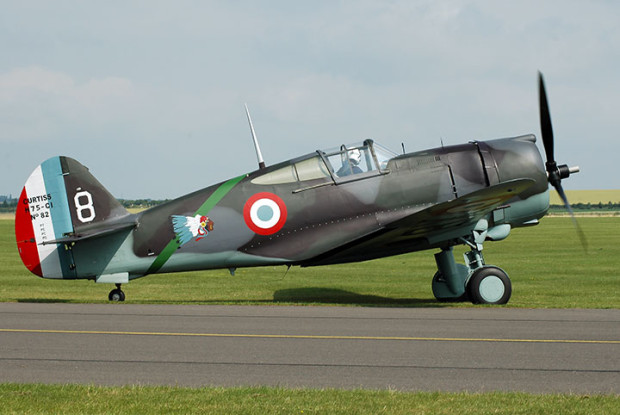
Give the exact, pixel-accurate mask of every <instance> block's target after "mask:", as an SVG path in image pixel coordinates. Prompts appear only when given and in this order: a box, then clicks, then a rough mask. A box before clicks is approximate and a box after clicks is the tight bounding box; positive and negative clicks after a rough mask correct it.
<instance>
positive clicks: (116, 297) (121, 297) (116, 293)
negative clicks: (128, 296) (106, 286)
mask: <svg viewBox="0 0 620 415" xmlns="http://www.w3.org/2000/svg"><path fill="white" fill-rule="evenodd" d="M108 300H110V301H125V293H124V292H123V290H121V284H116V288H115V289H113V290H112V291H110V294H108Z"/></svg>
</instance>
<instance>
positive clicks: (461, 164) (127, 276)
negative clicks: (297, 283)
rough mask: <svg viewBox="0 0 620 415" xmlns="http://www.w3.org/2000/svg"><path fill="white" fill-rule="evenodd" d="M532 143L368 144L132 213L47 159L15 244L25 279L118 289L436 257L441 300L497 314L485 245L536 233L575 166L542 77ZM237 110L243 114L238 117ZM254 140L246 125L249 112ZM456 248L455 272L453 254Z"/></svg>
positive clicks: (501, 291) (500, 291)
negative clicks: (565, 160) (247, 271)
mask: <svg viewBox="0 0 620 415" xmlns="http://www.w3.org/2000/svg"><path fill="white" fill-rule="evenodd" d="M538 82H539V104H540V119H541V133H542V139H543V145H544V149H545V153H546V159H547V160H546V162H544V161H543V159H542V157H541V154H540V152H539V150H538V148H537V146H536V144H535V142H536V138H535V136H534V135H521V136H518V137H511V138H502V139H496V140H490V141H470V142H468V143H465V144H460V145H453V146H445V147H444V146H442V147H440V148H434V149H429V150H423V151H418V152H413V153H407V154H400V155H398V154H396V153H393V152H391V151H389V150H387V149H386V148H384V147H382V146H381V145H379V144H378V143H375V142H374V141H372V140H365V141H363V142H359V143H354V144H349V145H344V144H343V145H340V146H338V147H335V148H333V149H330V150H317V151H315V152H312V153H309V154H306V155H303V156H300V157H297V158H294V159H292V160H287V161H284V162H281V163H278V164H275V165H272V166H268V167H266V166H265V165H264V161H263V160H262V155H261V154H260V149H259V148H258V144H257V142H256V140H255V144H256V151H257V155H258V159H259V169H258V170H255V171H252V172H250V173H244V174H242V175H239V176H237V177H233V178H231V179H230V180H227V181H225V182H222V183H218V184H215V185H212V186H209V187H206V188H204V189H202V190H198V191H196V192H194V193H191V194H188V195H186V196H183V197H180V198H178V199H176V200H173V201H170V202H167V203H165V204H162V205H159V206H156V207H153V208H151V209H148V210H146V211H143V212H140V213H137V214H132V213H129V212H128V211H127V210H125V208H124V207H123V206H122V205H121V204H120V203H119V202H118V201H117V200H116V199H115V198H114V197H113V196H112V195H111V194H110V193H109V192H108V191H107V190H106V189H105V188H104V187H103V186H102V185H101V184H100V183H99V182H98V181H97V179H95V178H94V177H93V176H92V175H91V174H90V173H89V171H88V169H87V168H86V167H84V166H83V165H82V164H80V163H79V162H77V161H76V160H74V159H71V158H69V157H64V156H59V157H52V158H50V159H48V160H46V161H44V162H43V163H42V164H41V165H40V166H39V167H37V168H36V169H35V170H34V172H33V173H32V175H31V176H30V177H29V178H28V180H27V181H26V184H25V186H24V189H23V191H22V193H21V196H20V199H19V206H18V209H17V213H16V220H15V234H16V239H17V246H18V250H19V254H20V256H21V259H22V261H23V263H24V264H25V266H26V267H27V268H28V269H29V270H30V271H31V272H33V273H34V274H36V275H38V276H40V277H44V278H55V279H89V280H94V281H96V282H98V283H113V284H116V288H115V289H113V290H112V291H111V292H110V294H109V300H110V301H124V299H125V294H124V292H123V291H122V290H121V284H126V283H128V282H129V281H131V280H133V279H136V278H140V277H144V276H147V275H150V274H155V273H169V272H179V271H193V270H204V269H218V268H222V269H226V268H227V269H229V270H230V272H231V274H234V270H235V269H236V268H238V267H256V266H264V265H286V266H291V265H299V266H302V267H308V266H318V265H327V264H340V263H350V262H357V261H367V260H371V259H375V258H381V257H386V256H391V255H398V254H403V253H406V252H413V251H421V250H429V249H433V250H436V251H437V253H435V260H436V263H437V272H436V274H435V275H434V276H433V278H432V284H431V286H432V292H433V294H434V296H435V298H437V300H439V301H458V300H470V301H472V302H473V303H484V304H505V303H507V302H508V300H509V298H510V296H511V292H512V288H511V282H510V279H509V278H508V275H507V274H506V272H504V271H503V270H502V269H501V268H499V267H497V266H493V265H487V264H486V262H485V260H484V258H483V255H482V251H483V244H484V243H485V242H486V241H500V240H502V239H504V238H506V237H508V235H509V234H510V231H511V229H513V228H517V227H525V226H533V225H536V224H538V222H539V219H541V218H542V217H543V216H544V215H545V214H546V213H547V210H548V207H549V183H550V184H551V185H552V186H553V187H555V189H556V190H557V191H558V193H559V194H560V196H561V197H562V199H563V200H564V203H565V205H566V206H567V207H568V209H570V205H569V203H568V200H567V199H566V195H565V193H564V191H563V189H562V184H561V180H562V179H564V178H567V177H568V176H569V175H570V174H571V173H575V172H577V171H579V169H578V168H569V167H568V166H567V165H558V164H557V163H556V161H555V159H554V154H553V153H554V149H553V146H554V143H553V130H552V126H551V119H550V115H549V107H548V103H547V95H546V92H545V86H544V80H543V77H542V74H540V73H539V80H538ZM246 109H247V107H246ZM248 120H249V121H250V127H251V130H252V135H253V137H254V139H255V137H256V136H255V133H254V128H253V126H252V123H251V119H250V117H249V113H248ZM462 244H464V245H467V246H468V247H469V248H470V250H469V251H468V252H466V253H465V255H464V260H465V261H464V262H465V263H464V264H460V263H457V262H456V261H455V258H454V255H453V247H454V246H457V245H462Z"/></svg>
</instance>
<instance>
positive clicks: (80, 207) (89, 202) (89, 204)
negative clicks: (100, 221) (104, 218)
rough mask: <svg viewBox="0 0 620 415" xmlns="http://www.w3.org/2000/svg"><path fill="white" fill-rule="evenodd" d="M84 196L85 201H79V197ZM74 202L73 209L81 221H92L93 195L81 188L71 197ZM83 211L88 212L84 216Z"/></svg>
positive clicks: (93, 215) (93, 216)
mask: <svg viewBox="0 0 620 415" xmlns="http://www.w3.org/2000/svg"><path fill="white" fill-rule="evenodd" d="M82 198H86V203H81V202H80V199H82ZM73 201H74V202H75V210H76V213H77V217H78V219H79V220H80V222H82V223H87V222H92V220H93V219H95V207H94V206H93V197H92V195H91V194H90V193H89V192H87V191H86V190H83V191H81V192H78V193H76V194H75V197H74V198H73ZM84 211H87V212H88V214H87V215H86V217H84Z"/></svg>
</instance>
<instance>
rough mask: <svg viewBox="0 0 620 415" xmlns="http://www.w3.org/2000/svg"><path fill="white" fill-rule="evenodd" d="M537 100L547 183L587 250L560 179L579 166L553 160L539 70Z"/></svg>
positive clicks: (551, 139)
mask: <svg viewBox="0 0 620 415" xmlns="http://www.w3.org/2000/svg"><path fill="white" fill-rule="evenodd" d="M538 101H539V109H540V132H541V135H542V141H543V146H544V148H545V154H546V155H547V162H546V163H545V168H546V170H547V176H548V178H549V183H551V185H552V186H553V187H554V188H555V190H556V191H557V192H558V195H560V198H561V199H562V201H563V202H564V206H565V207H566V210H568V212H569V213H570V216H571V218H572V220H573V224H574V225H575V229H576V230H577V234H578V235H579V239H580V240H581V245H582V246H583V248H584V249H585V250H587V249H588V242H587V240H586V237H585V234H584V233H583V231H582V230H581V227H580V226H579V223H578V222H577V219H575V214H574V213H573V209H572V208H571V205H570V203H569V202H568V198H567V197H566V193H565V192H564V189H563V188H562V179H566V178H567V177H569V176H570V175H571V174H573V173H578V172H579V167H568V165H566V164H562V165H559V166H558V164H557V162H556V161H555V157H554V155H553V127H552V125H551V115H550V113H549V102H548V101H547V91H546V89H545V79H544V78H543V74H542V73H541V72H538Z"/></svg>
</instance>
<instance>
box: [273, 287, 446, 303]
mask: <svg viewBox="0 0 620 415" xmlns="http://www.w3.org/2000/svg"><path fill="white" fill-rule="evenodd" d="M273 301H274V302H278V303H303V304H308V303H314V304H317V303H318V304H345V305H357V306H367V307H445V306H446V305H447V304H445V303H441V302H439V301H437V300H436V299H431V298H390V297H382V296H379V295H367V294H358V293H354V292H351V291H346V290H340V289H335V288H323V287H302V288H289V289H286V290H278V291H276V292H275V293H274V294H273Z"/></svg>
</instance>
